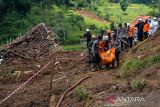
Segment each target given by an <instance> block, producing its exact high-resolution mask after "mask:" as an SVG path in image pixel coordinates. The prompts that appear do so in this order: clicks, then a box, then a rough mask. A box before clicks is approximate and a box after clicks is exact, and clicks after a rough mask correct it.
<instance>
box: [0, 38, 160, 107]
mask: <svg viewBox="0 0 160 107" xmlns="http://www.w3.org/2000/svg"><path fill="white" fill-rule="evenodd" d="M159 44H160V37H159V36H158V37H153V38H150V40H149V41H147V42H145V43H144V44H143V46H141V47H138V49H136V50H133V52H132V55H133V56H134V57H139V55H141V56H140V57H141V58H143V57H146V56H148V55H151V54H154V53H158V52H159V48H160V47H159ZM147 48H151V49H152V50H150V51H149V50H148V49H147ZM81 53H82V51H81V52H80V51H73V52H58V53H56V54H51V55H50V56H46V57H43V58H38V59H36V60H34V61H32V60H21V59H19V58H15V60H7V61H6V62H5V63H3V64H2V65H0V101H2V100H3V99H4V98H5V97H6V96H7V95H9V94H10V93H11V92H13V91H14V90H15V89H17V87H18V86H20V85H21V84H23V83H24V82H25V81H27V80H28V79H29V78H30V77H31V76H32V75H34V74H35V73H36V72H37V71H39V70H40V69H41V68H42V67H43V66H45V65H46V64H47V63H48V62H49V61H51V60H52V59H54V58H56V61H53V62H52V63H51V64H50V65H49V66H48V67H47V68H46V69H44V70H43V71H42V72H41V73H40V74H39V75H37V76H36V77H35V78H33V79H32V80H31V81H30V82H29V83H28V84H26V85H25V86H24V87H22V88H21V89H20V90H19V91H18V92H16V93H15V94H14V95H12V96H11V97H10V98H9V99H7V100H6V101H5V102H4V103H2V105H0V106H2V107H48V106H50V104H51V103H50V99H51V97H53V96H54V97H55V99H54V103H55V104H57V103H58V101H59V99H60V97H61V95H62V93H64V92H65V91H66V90H67V89H68V88H70V87H71V86H73V85H74V84H75V83H77V82H78V81H79V80H80V79H81V78H83V77H84V76H86V75H91V76H92V77H91V78H88V79H86V80H85V81H84V82H82V83H81V84H80V86H83V87H85V88H86V91H87V93H88V95H89V97H88V99H87V100H84V101H80V100H79V99H78V98H77V96H76V95H75V89H74V90H72V91H71V92H69V94H67V95H66V96H65V98H64V100H63V101H62V103H61V107H84V106H85V107H103V106H104V105H105V102H106V101H105V98H106V97H107V96H110V95H115V96H136V97H140V96H141V97H144V98H145V100H146V102H145V103H140V104H135V103H134V104H133V105H132V106H131V105H128V107H159V105H160V91H159V89H160V82H159V80H160V68H159V67H158V66H157V67H155V66H150V67H147V68H144V69H141V70H140V71H138V73H137V74H136V75H140V76H144V77H145V78H146V86H145V87H144V88H143V89H142V90H133V89H131V87H130V85H129V81H127V80H124V79H121V78H120V77H119V71H120V70H119V68H118V69H111V70H101V71H96V72H93V71H92V68H91V67H90V66H89V64H88V63H86V61H87V60H86V56H84V57H82V56H80V55H81ZM124 56H125V55H124ZM121 59H123V58H121ZM55 63H56V64H57V65H56V66H55ZM19 72H21V73H20V75H18V74H19ZM52 74H53V79H52ZM131 78H134V77H131ZM51 80H52V85H51ZM52 105H54V104H52ZM126 106H127V104H126Z"/></svg>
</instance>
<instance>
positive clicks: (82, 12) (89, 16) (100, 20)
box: [76, 9, 109, 24]
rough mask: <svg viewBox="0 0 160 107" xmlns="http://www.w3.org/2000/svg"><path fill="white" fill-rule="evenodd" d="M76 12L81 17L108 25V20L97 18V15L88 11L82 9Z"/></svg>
mask: <svg viewBox="0 0 160 107" xmlns="http://www.w3.org/2000/svg"><path fill="white" fill-rule="evenodd" d="M76 12H77V13H78V14H79V15H81V16H82V17H88V18H91V19H94V20H97V21H99V22H103V23H106V24H108V23H109V22H107V21H106V20H104V19H102V18H101V17H99V16H97V15H96V14H95V13H93V12H90V11H87V10H82V9H77V10H76Z"/></svg>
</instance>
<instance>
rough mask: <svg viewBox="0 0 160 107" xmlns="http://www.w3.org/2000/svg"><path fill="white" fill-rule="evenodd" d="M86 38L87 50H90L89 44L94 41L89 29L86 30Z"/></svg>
mask: <svg viewBox="0 0 160 107" xmlns="http://www.w3.org/2000/svg"><path fill="white" fill-rule="evenodd" d="M84 37H85V38H87V48H89V42H90V41H91V39H92V34H91V32H90V30H89V29H86V33H85V34H84Z"/></svg>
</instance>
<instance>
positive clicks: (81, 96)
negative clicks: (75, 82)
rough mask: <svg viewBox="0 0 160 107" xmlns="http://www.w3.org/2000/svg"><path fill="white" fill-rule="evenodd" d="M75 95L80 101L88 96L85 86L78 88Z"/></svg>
mask: <svg viewBox="0 0 160 107" xmlns="http://www.w3.org/2000/svg"><path fill="white" fill-rule="evenodd" d="M75 95H76V97H77V98H78V99H79V100H80V101H84V100H86V99H87V98H88V93H87V91H86V89H85V87H83V86H80V87H78V88H76V90H75Z"/></svg>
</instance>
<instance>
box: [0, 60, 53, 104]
mask: <svg viewBox="0 0 160 107" xmlns="http://www.w3.org/2000/svg"><path fill="white" fill-rule="evenodd" d="M54 60H55V59H52V60H51V61H50V62H48V63H47V64H46V65H45V66H43V67H42V69H40V70H39V71H38V72H37V73H35V74H34V75H33V76H32V77H30V78H29V79H28V80H27V81H26V82H24V83H23V84H22V85H20V86H19V87H18V88H17V89H16V90H14V91H13V92H12V93H11V94H9V95H8V96H7V97H5V98H4V99H3V100H2V101H1V102H0V104H2V103H4V102H5V101H6V100H7V99H9V98H10V97H11V96H13V95H14V94H15V93H16V92H17V91H19V90H20V89H21V88H23V87H24V86H25V85H26V84H27V83H28V82H30V81H31V80H32V79H33V78H34V77H36V76H37V75H38V74H39V73H40V72H42V71H43V70H44V69H45V68H47V67H48V66H49V65H50V64H51V63H52V62H53V61H54Z"/></svg>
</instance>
